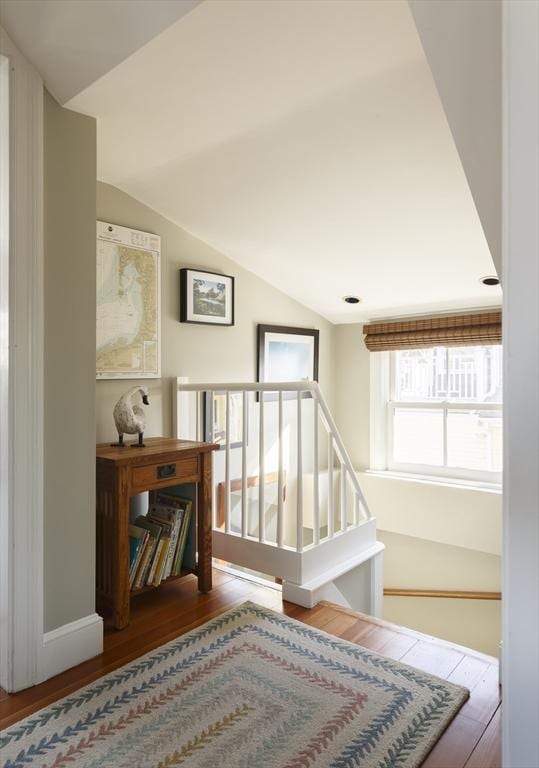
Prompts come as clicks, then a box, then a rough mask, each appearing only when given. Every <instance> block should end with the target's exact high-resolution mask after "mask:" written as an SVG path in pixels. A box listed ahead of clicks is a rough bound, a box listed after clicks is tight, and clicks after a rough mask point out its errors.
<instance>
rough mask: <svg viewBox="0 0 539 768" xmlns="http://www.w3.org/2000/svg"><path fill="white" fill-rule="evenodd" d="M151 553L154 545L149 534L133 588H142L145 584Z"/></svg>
mask: <svg viewBox="0 0 539 768" xmlns="http://www.w3.org/2000/svg"><path fill="white" fill-rule="evenodd" d="M151 553H152V545H151V540H150V537H149V536H148V538H147V539H146V543H145V544H144V549H143V553H142V557H141V559H140V564H139V567H138V569H137V573H136V576H135V582H134V584H133V589H140V588H141V587H142V585H143V584H144V573H145V571H146V566H147V565H148V561H149V559H150V557H151Z"/></svg>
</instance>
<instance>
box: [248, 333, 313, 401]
mask: <svg viewBox="0 0 539 768" xmlns="http://www.w3.org/2000/svg"><path fill="white" fill-rule="evenodd" d="M319 336H320V333H319V331H318V330H317V329H315V328H289V327H287V326H280V325H259V326H258V381H262V382H270V381H275V382H277V381H278V382H281V381H318V344H319ZM303 396H304V397H309V396H310V395H309V394H308V393H304V395H303ZM266 397H267V399H270V400H271V399H273V398H274V395H267V396H266ZM284 397H285V399H288V398H291V397H295V394H294V393H293V392H292V393H285V395H284Z"/></svg>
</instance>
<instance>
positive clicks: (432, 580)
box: [378, 530, 501, 592]
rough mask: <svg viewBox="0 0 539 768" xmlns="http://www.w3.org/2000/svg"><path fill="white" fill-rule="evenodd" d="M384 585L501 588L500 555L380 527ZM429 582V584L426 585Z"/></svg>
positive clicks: (481, 590) (413, 587)
mask: <svg viewBox="0 0 539 768" xmlns="http://www.w3.org/2000/svg"><path fill="white" fill-rule="evenodd" d="M378 538H379V539H380V541H382V542H383V543H384V544H385V545H386V553H385V558H384V585H385V586H386V587H392V588H393V589H425V588H428V589H444V590H473V591H477V592H499V591H500V590H501V573H500V555H494V554H489V553H486V552H477V551H476V550H473V549H466V548H464V547H455V546H452V545H450V544H440V543H438V542H436V541H430V540H428V539H422V538H418V537H417V536H406V535H404V534H400V533H392V532H390V531H385V530H380V531H379V532H378ZM427 585H428V586H427Z"/></svg>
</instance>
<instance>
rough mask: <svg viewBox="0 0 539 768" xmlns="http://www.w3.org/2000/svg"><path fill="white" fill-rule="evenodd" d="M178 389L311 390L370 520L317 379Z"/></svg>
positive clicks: (237, 390)
mask: <svg viewBox="0 0 539 768" xmlns="http://www.w3.org/2000/svg"><path fill="white" fill-rule="evenodd" d="M177 389H178V390H183V391H184V392H225V391H226V392H310V393H311V394H312V396H313V397H315V398H316V399H317V400H318V403H319V405H320V409H321V411H322V415H323V417H324V419H325V421H326V424H327V426H328V431H329V432H330V433H331V434H332V436H333V439H334V440H335V443H336V445H337V449H338V453H339V457H340V459H341V461H342V464H343V467H345V468H346V470H347V472H348V474H349V477H350V481H351V483H352V485H353V487H354V491H355V492H356V494H357V495H358V497H359V500H360V503H361V506H362V507H363V510H364V512H365V515H366V516H367V518H368V519H369V520H370V519H371V518H372V514H371V511H370V509H369V505H368V504H367V500H366V498H365V495H364V493H363V491H362V489H361V485H360V484H359V480H358V479H357V475H356V471H355V469H354V467H353V465H352V462H351V460H350V457H349V455H348V451H347V450H346V448H345V445H344V442H343V440H342V437H341V435H340V433H339V430H338V429H337V425H336V424H335V421H334V419H333V416H332V415H331V411H330V410H329V407H328V404H327V402H326V400H325V398H324V395H323V393H322V390H321V389H320V385H319V384H318V382H317V381H272V382H258V381H257V382H204V383H196V384H190V383H186V384H183V383H181V381H179V380H178V381H177Z"/></svg>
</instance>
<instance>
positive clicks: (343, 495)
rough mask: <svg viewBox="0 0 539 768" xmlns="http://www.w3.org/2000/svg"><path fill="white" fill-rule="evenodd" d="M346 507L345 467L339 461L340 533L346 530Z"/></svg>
mask: <svg viewBox="0 0 539 768" xmlns="http://www.w3.org/2000/svg"><path fill="white" fill-rule="evenodd" d="M346 506H347V498H346V467H345V466H344V462H342V461H341V531H346V529H347V528H348V510H347V509H346Z"/></svg>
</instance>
